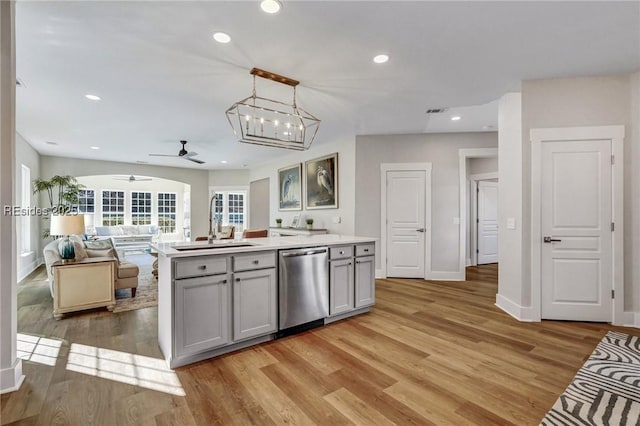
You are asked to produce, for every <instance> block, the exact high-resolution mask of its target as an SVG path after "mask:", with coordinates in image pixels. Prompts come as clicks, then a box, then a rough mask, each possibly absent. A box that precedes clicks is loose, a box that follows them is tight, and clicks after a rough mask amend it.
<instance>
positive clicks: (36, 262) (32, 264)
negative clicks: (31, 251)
mask: <svg viewBox="0 0 640 426" xmlns="http://www.w3.org/2000/svg"><path fill="white" fill-rule="evenodd" d="M40 265H41V262H40V259H39V258H36V259H34V260H33V262H30V263H29V264H28V265H27V266H25V267H24V268H22V269H21V270H19V271H18V277H17V280H18V282H20V281H22V280H23V279H25V278H26V277H27V276H28V275H29V274H30V273H32V272H33V271H35V270H36V269H37V268H38V266H40Z"/></svg>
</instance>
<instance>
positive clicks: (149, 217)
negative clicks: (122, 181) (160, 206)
mask: <svg viewBox="0 0 640 426" xmlns="http://www.w3.org/2000/svg"><path fill="white" fill-rule="evenodd" d="M134 194H145V195H148V201H149V204H148V205H147V204H146V203H144V204H143V205H142V206H140V205H139V204H138V203H139V202H140V201H145V202H146V201H147V198H143V199H140V198H138V197H136V199H135V202H136V203H135V204H136V205H134ZM134 208H137V209H138V211H137V212H134V211H133V209H134ZM140 208H144V209H145V211H144V212H140ZM129 215H130V217H131V224H132V225H151V223H152V222H153V192H151V191H137V190H136V191H129ZM141 217H144V218H146V220H144V221H143V223H140V222H137V220H139V219H140V218H141Z"/></svg>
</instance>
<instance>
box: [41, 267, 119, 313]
mask: <svg viewBox="0 0 640 426" xmlns="http://www.w3.org/2000/svg"><path fill="white" fill-rule="evenodd" d="M51 267H52V268H53V282H54V286H53V317H54V318H55V319H57V320H59V319H60V318H62V314H64V313H67V312H75V311H80V310H84V309H92V308H99V307H103V306H106V307H107V309H108V310H110V311H113V309H114V308H115V307H116V298H115V284H114V282H115V276H116V259H115V258H114V257H89V258H86V259H82V260H77V261H75V262H69V263H63V262H62V261H57V262H54V263H53V264H52V265H51Z"/></svg>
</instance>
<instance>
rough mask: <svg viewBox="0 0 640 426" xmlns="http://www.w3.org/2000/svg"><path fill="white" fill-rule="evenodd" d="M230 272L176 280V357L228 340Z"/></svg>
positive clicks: (207, 348) (200, 350)
mask: <svg viewBox="0 0 640 426" xmlns="http://www.w3.org/2000/svg"><path fill="white" fill-rule="evenodd" d="M229 280H230V275H229V274H223V275H213V276H208V277H199V278H189V279H183V280H175V286H174V288H175V302H176V304H175V325H174V326H175V334H174V336H175V341H176V344H175V352H176V354H175V355H176V356H180V355H189V354H195V353H198V352H202V351H206V350H209V349H212V348H215V347H218V346H222V345H225V344H227V343H229V302H230V299H229Z"/></svg>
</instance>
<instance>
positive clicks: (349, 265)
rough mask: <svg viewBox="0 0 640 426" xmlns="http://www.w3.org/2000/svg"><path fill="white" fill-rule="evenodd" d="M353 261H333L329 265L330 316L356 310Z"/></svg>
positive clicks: (349, 259) (350, 259)
mask: <svg viewBox="0 0 640 426" xmlns="http://www.w3.org/2000/svg"><path fill="white" fill-rule="evenodd" d="M353 281H354V274H353V259H352V258H348V259H338V260H331V261H330V263H329V315H337V314H341V313H343V312H349V311H350V310H352V309H353V308H354V305H353V301H354V283H353Z"/></svg>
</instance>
